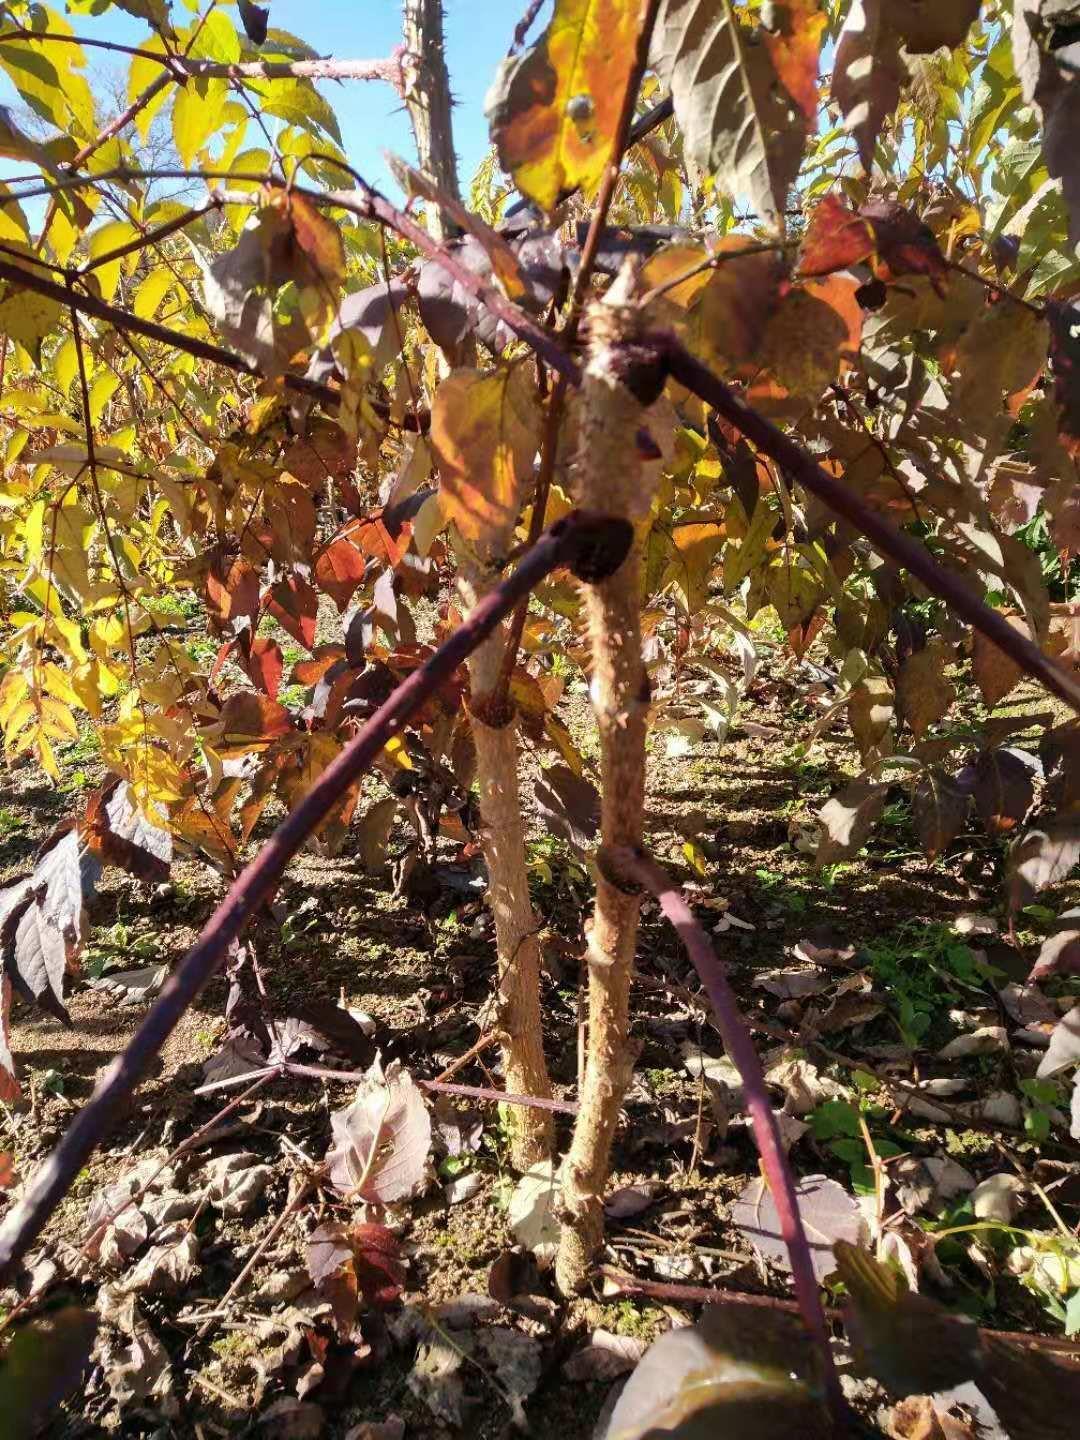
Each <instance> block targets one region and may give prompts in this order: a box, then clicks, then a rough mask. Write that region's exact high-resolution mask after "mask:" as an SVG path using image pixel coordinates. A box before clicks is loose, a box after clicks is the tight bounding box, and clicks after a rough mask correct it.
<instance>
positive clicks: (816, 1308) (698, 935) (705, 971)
mask: <svg viewBox="0 0 1080 1440" xmlns="http://www.w3.org/2000/svg"><path fill="white" fill-rule="evenodd" d="M611 861H612V863H613V864H614V865H616V866H617V868H618V871H619V872H620V873H621V874H623V875H625V876H627V877H628V878H629V879H631V880H633V882H634V883H635V884H637V885H641V886H643V887H644V888H645V889H646V890H648V891H649V892H650V894H652V895H654V896H655V897H656V899H657V900H658V901H659V902H660V908H661V910H662V911H663V913H664V915H665V917H666V918H667V919H668V920H669V921H670V922H671V924H672V925H673V926H674V927H675V930H676V931H677V932H678V936H679V939H680V940H681V941H682V942H683V945H684V946H685V947H686V953H687V955H688V956H689V957H690V960H691V962H692V964H693V966H694V969H695V970H696V971H697V973H698V975H699V977H700V979H701V983H702V984H703V985H704V987H705V991H706V994H707V995H708V997H709V1002H710V1004H711V1005H712V1009H713V1014H714V1015H715V1016H716V1024H717V1028H718V1029H719V1031H720V1035H721V1038H722V1039H723V1042H724V1049H725V1050H726V1051H727V1053H728V1055H729V1056H730V1057H731V1059H732V1061H733V1063H734V1064H735V1067H736V1069H737V1070H738V1072H739V1075H740V1076H741V1077H742V1082H743V1086H744V1090H745V1094H746V1108H747V1110H748V1111H749V1112H750V1121H751V1124H752V1125H753V1129H754V1140H755V1143H756V1144H757V1148H758V1152H759V1153H760V1155H761V1165H762V1169H763V1170H764V1172H765V1179H766V1180H767V1182H768V1185H769V1189H770V1191H771V1192H772V1197H773V1203H774V1204H775V1205H776V1213H777V1215H778V1217H779V1220H780V1232H781V1234H782V1235H783V1237H784V1242H785V1244H786V1245H787V1249H788V1260H789V1262H790V1264H791V1274H792V1278H793V1280H794V1283H795V1297H796V1300H797V1301H798V1306H799V1311H800V1313H801V1315H802V1318H803V1320H804V1322H805V1324H806V1327H807V1329H808V1330H809V1331H810V1333H811V1335H812V1336H813V1337H814V1339H815V1340H816V1341H817V1342H818V1344H819V1345H820V1347H821V1353H822V1360H823V1363H824V1367H825V1379H826V1384H827V1387H828V1390H829V1394H830V1397H831V1398H832V1399H833V1401H839V1400H840V1398H841V1395H840V1383H839V1380H838V1379H837V1376H836V1372H835V1369H834V1367H833V1363H832V1352H831V1351H830V1348H829V1332H828V1327H827V1325H826V1322H825V1313H824V1311H823V1310H822V1308H821V1293H820V1290H819V1288H818V1282H817V1276H816V1275H815V1273H814V1263H813V1259H812V1257H811V1255H810V1246H809V1244H808V1242H807V1239H806V1232H805V1230H804V1229H803V1223H802V1216H801V1215H800V1213H799V1202H798V1199H797V1196H796V1193H795V1177H794V1176H793V1174H792V1172H791V1166H790V1164H789V1163H788V1157H787V1153H786V1151H785V1150H784V1144H783V1141H782V1140H781V1138H780V1127H779V1126H778V1125H777V1123H776V1116H775V1114H774V1113H773V1108H772V1102H771V1100H770V1099H769V1090H768V1086H767V1085H766V1083H765V1074H764V1071H763V1070H762V1068H761V1061H760V1060H759V1059H758V1053H757V1051H756V1050H755V1049H754V1042H753V1040H752V1039H751V1038H750V1031H749V1030H748V1029H747V1027H746V1023H745V1021H744V1020H743V1017H742V1015H741V1013H740V1011H739V1005H738V1001H737V1000H736V999H735V994H734V992H733V991H732V988H731V985H730V984H729V982H728V978H727V973H726V971H725V968H724V965H723V964H722V962H721V960H720V958H719V956H718V955H717V953H716V951H715V950H714V949H713V947H712V945H711V944H710V943H709V938H708V936H707V935H706V934H705V931H704V930H703V929H702V928H701V926H700V925H699V924H698V922H697V921H696V920H695V919H694V916H693V914H692V913H691V910H690V907H689V905H688V904H687V903H686V901H685V899H684V898H683V894H682V891H681V890H680V889H679V887H678V886H677V885H676V884H675V882H674V881H673V880H672V879H671V877H670V876H669V875H668V874H667V873H666V872H665V871H664V870H662V869H661V867H660V866H659V865H657V864H656V862H655V861H654V860H652V859H650V858H649V857H648V856H647V855H645V854H643V853H642V852H641V851H638V850H634V849H628V848H624V849H621V850H619V851H614V852H613V853H612V855H611ZM839 1413H841V1412H840V1411H839V1410H838V1411H837V1414H839Z"/></svg>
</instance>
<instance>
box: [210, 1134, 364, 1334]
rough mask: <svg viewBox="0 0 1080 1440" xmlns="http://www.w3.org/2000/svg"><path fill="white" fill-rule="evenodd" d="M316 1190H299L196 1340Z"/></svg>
mask: <svg viewBox="0 0 1080 1440" xmlns="http://www.w3.org/2000/svg"><path fill="white" fill-rule="evenodd" d="M377 1144H378V1138H377V1137H376V1141H375V1144H373V1145H372V1147H371V1151H372V1157H373V1156H374V1153H375V1147H376V1145H377ZM369 1165H370V1160H369ZM314 1188H315V1181H314V1180H305V1181H304V1183H303V1184H302V1185H301V1186H300V1189H299V1190H297V1192H296V1194H295V1195H294V1196H293V1198H292V1200H291V1201H290V1202H289V1204H288V1205H286V1207H285V1209H284V1210H283V1211H282V1212H281V1214H280V1215H279V1216H278V1218H277V1219H276V1220H275V1221H274V1223H273V1225H271V1227H270V1229H269V1230H268V1231H267V1232H266V1234H265V1235H264V1236H263V1238H262V1239H261V1240H260V1241H259V1243H258V1245H256V1246H255V1249H254V1250H253V1251H252V1253H251V1255H250V1257H249V1258H248V1261H247V1263H246V1265H245V1266H244V1268H243V1269H242V1270H241V1271H240V1274H239V1275H237V1277H236V1279H235V1280H234V1281H233V1282H232V1284H231V1285H230V1286H229V1288H228V1290H226V1291H225V1294H224V1295H223V1296H222V1297H221V1304H220V1305H219V1306H218V1309H217V1311H215V1313H214V1315H211V1316H210V1317H209V1318H208V1319H207V1320H206V1321H205V1322H204V1323H203V1324H202V1325H201V1326H200V1327H199V1329H198V1331H197V1332H196V1335H195V1338H196V1339H197V1340H202V1339H203V1337H204V1336H205V1335H206V1334H207V1333H208V1332H209V1331H210V1330H212V1329H213V1327H214V1320H215V1319H216V1317H217V1314H218V1313H220V1312H221V1311H224V1310H225V1309H226V1307H227V1306H228V1304H229V1301H230V1300H231V1299H232V1298H233V1296H234V1295H235V1294H236V1293H237V1292H238V1291H239V1290H240V1288H241V1286H242V1285H243V1284H244V1282H245V1280H247V1278H248V1276H249V1275H250V1274H251V1272H252V1271H253V1270H254V1269H255V1267H256V1265H258V1263H259V1261H260V1260H261V1259H262V1257H263V1256H264V1255H265V1254H266V1252H267V1250H269V1249H270V1246H271V1245H272V1244H273V1243H274V1241H275V1240H276V1239H277V1237H278V1236H279V1235H280V1234H281V1232H282V1230H284V1229H285V1226H286V1225H287V1224H288V1223H289V1221H290V1220H291V1219H292V1217H293V1216H294V1215H295V1214H296V1212H297V1211H298V1210H299V1209H300V1207H301V1206H302V1205H303V1204H304V1203H305V1202H306V1200H307V1198H308V1196H309V1195H310V1194H311V1192H312V1190H314Z"/></svg>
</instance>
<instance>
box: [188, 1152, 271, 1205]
mask: <svg viewBox="0 0 1080 1440" xmlns="http://www.w3.org/2000/svg"><path fill="white" fill-rule="evenodd" d="M203 1173H204V1175H205V1176H206V1178H207V1182H208V1184H209V1198H210V1203H211V1205H213V1206H214V1208H215V1209H216V1210H220V1211H221V1213H222V1214H223V1215H246V1214H247V1213H248V1211H249V1210H251V1209H252V1208H253V1207H254V1206H255V1204H256V1202H257V1201H258V1199H259V1197H260V1196H261V1195H262V1193H263V1191H264V1190H265V1189H266V1187H267V1185H268V1184H269V1183H270V1181H271V1179H272V1178H273V1174H274V1172H273V1170H272V1169H271V1168H270V1166H269V1165H261V1164H260V1163H259V1160H258V1157H257V1156H255V1155H252V1154H251V1153H250V1152H249V1151H246V1150H241V1151H236V1152H234V1153H233V1154H231V1155H218V1156H216V1157H215V1158H214V1159H213V1160H208V1161H207V1162H206V1164H205V1166H204V1167H203Z"/></svg>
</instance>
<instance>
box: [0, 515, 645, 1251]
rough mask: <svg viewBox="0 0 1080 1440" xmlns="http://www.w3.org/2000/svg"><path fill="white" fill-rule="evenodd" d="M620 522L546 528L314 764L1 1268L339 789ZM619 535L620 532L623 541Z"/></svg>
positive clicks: (121, 1061)
mask: <svg viewBox="0 0 1080 1440" xmlns="http://www.w3.org/2000/svg"><path fill="white" fill-rule="evenodd" d="M624 528H625V527H622V528H620V527H619V526H618V524H617V523H613V522H612V521H611V520H610V519H608V518H607V517H603V518H600V519H598V518H597V517H595V516H593V517H590V516H584V515H581V514H580V513H575V514H574V515H571V516H567V517H566V519H565V520H563V521H561V522H560V523H559V524H558V525H555V526H553V527H552V529H551V530H550V531H548V533H547V534H546V535H545V536H544V538H543V539H542V540H540V541H539V542H538V544H537V545H535V546H534V547H533V549H532V550H531V551H530V552H529V553H528V554H527V555H526V556H525V557H524V559H523V560H522V561H521V563H520V564H519V565H518V568H517V569H516V570H515V571H514V573H513V575H511V576H510V577H509V578H508V579H506V580H504V581H503V582H502V583H501V584H500V585H499V587H498V588H497V589H496V590H495V591H493V592H492V594H491V595H489V596H488V597H487V598H486V599H485V600H483V601H482V602H481V603H480V605H478V606H477V608H476V610H475V611H474V612H473V614H472V616H471V617H470V619H469V621H468V623H467V624H464V625H462V626H460V627H459V628H458V629H457V630H456V631H455V632H454V634H453V635H451V636H450V638H449V639H448V640H447V641H445V643H444V644H443V645H441V646H440V647H439V649H438V650H437V651H436V652H435V654H434V655H432V656H431V657H430V658H429V659H428V660H427V661H426V662H425V664H424V665H422V666H421V667H420V668H419V669H417V670H415V671H414V672H413V674H412V675H410V676H409V678H408V679H407V680H405V681H404V682H403V683H402V684H401V685H399V686H398V688H397V689H396V690H395V691H394V693H393V694H392V695H391V696H390V698H389V699H388V700H387V701H386V702H385V704H383V705H382V706H380V707H379V709H378V710H377V711H376V712H375V714H374V715H373V716H372V717H371V719H370V720H369V721H368V722H367V724H366V725H365V726H364V728H363V729H362V730H361V731H360V733H359V734H358V735H357V736H356V738H355V739H353V740H352V741H350V743H349V744H348V745H347V746H346V747H345V749H344V750H343V751H342V752H341V753H340V754H339V755H338V756H337V757H336V759H335V760H334V761H333V763H332V764H331V765H329V766H328V767H327V769H326V770H324V771H323V773H322V774H321V775H320V777H319V779H318V780H317V781H316V782H315V784H314V785H312V786H311V788H310V789H309V790H308V791H307V792H306V794H305V795H304V797H303V799H302V800H301V801H300V802H299V804H298V805H297V806H296V807H295V808H294V809H293V810H292V812H291V813H290V814H289V815H288V816H287V817H286V819H285V820H284V821H283V822H282V823H281V824H280V825H279V826H278V828H277V829H276V830H275V831H274V833H273V835H271V837H270V838H269V840H267V841H266V843H265V845H264V846H263V847H262V849H261V850H260V851H259V854H258V855H257V856H256V858H255V859H254V860H253V861H252V862H251V863H250V864H249V865H247V866H246V867H245V868H244V870H243V871H242V872H241V874H240V875H239V876H238V877H237V879H236V881H235V882H234V883H233V885H232V886H231V888H230V889H229V893H228V894H227V895H226V897H225V899H224V900H223V901H222V902H221V904H220V905H219V906H218V907H217V909H216V910H215V911H214V914H213V915H212V916H211V918H210V920H209V921H208V922H207V924H206V925H205V926H204V928H203V931H202V934H201V935H200V936H199V939H198V940H197V941H196V943H195V945H194V946H193V947H192V948H191V949H190V950H189V951H188V953H187V954H186V955H185V956H184V958H183V960H182V961H181V962H180V964H179V965H178V966H177V968H176V969H175V970H174V971H173V973H172V974H171V975H170V977H169V979H168V980H167V981H166V982H165V985H164V987H163V989H162V991H161V994H160V995H159V996H158V998H157V1000H156V1001H155V1002H154V1004H153V1006H152V1007H151V1009H150V1011H149V1013H148V1014H147V1016H146V1018H145V1019H144V1020H143V1022H142V1024H141V1025H140V1026H139V1028H138V1030H137V1031H136V1032H135V1034H134V1036H133V1037H132V1038H131V1040H130V1041H129V1042H128V1044H127V1046H126V1047H125V1049H124V1050H123V1051H122V1053H121V1054H120V1055H118V1056H117V1057H116V1059H115V1060H113V1062H112V1063H111V1064H110V1066H109V1068H108V1069H107V1070H106V1072H105V1074H104V1075H103V1076H102V1078H101V1080H100V1081H99V1082H98V1085H97V1087H96V1089H95V1091H94V1094H93V1095H92V1097H91V1098H90V1100H89V1101H88V1102H87V1104H86V1105H85V1106H83V1108H82V1109H81V1110H80V1111H79V1113H78V1115H77V1116H76V1117H75V1120H74V1121H73V1123H72V1124H71V1126H70V1127H69V1129H68V1130H67V1131H66V1133H65V1134H64V1136H63V1138H62V1139H61V1141H60V1143H59V1145H58V1146H57V1148H56V1149H55V1150H54V1151H53V1153H52V1154H51V1155H50V1156H49V1158H48V1159H47V1160H45V1161H44V1162H43V1163H42V1164H41V1165H40V1166H39V1167H38V1170H37V1172H36V1173H35V1175H34V1178H33V1179H32V1180H31V1182H30V1184H29V1185H28V1187H27V1190H26V1193H25V1195H24V1197H23V1199H22V1201H21V1202H20V1203H19V1204H18V1205H17V1206H16V1207H15V1208H14V1209H13V1210H12V1211H11V1212H10V1213H9V1214H8V1215H7V1217H6V1218H5V1220H4V1224H3V1226H2V1227H0V1274H2V1273H4V1272H5V1271H6V1270H7V1269H8V1267H9V1266H11V1265H12V1264H13V1263H14V1262H16V1261H17V1260H20V1259H21V1258H22V1257H23V1256H24V1255H25V1254H26V1252H27V1250H28V1249H29V1247H30V1246H31V1245H32V1244H33V1242H34V1240H35V1239H36V1238H37V1236H38V1235H39V1234H40V1233H41V1230H42V1228H43V1227H44V1225H45V1223H46V1221H47V1220H48V1218H49V1216H50V1215H51V1214H52V1213H53V1211H54V1210H55V1209H56V1206H57V1205H58V1204H59V1203H60V1200H61V1199H62V1197H63V1195H64V1194H65V1192H66V1191H67V1188H68V1186H69V1185H70V1184H71V1181H72V1180H73V1179H74V1178H75V1176H76V1175H77V1174H78V1173H79V1171H80V1170H81V1169H82V1167H83V1165H84V1164H85V1163H86V1160H87V1159H88V1157H89V1156H90V1154H91V1152H92V1151H93V1149H94V1147H95V1146H96V1145H97V1143H98V1141H99V1140H100V1139H101V1138H102V1136H103V1135H104V1134H105V1133H106V1132H107V1131H108V1130H109V1128H110V1127H111V1126H112V1125H113V1124H115V1122H116V1120H117V1118H118V1117H119V1115H120V1114H121V1113H122V1111H123V1107H124V1104H125V1102H126V1100H127V1098H128V1096H129V1095H131V1093H132V1092H133V1091H134V1089H135V1087H136V1086H137V1085H138V1083H139V1081H140V1080H141V1079H142V1078H143V1076H144V1075H145V1074H146V1071H147V1069H148V1068H149V1066H150V1063H151V1061H152V1060H153V1059H154V1056H155V1055H157V1053H158V1051H159V1050H160V1049H161V1047H162V1045H163V1044H164V1043H165V1041H166V1040H167V1039H168V1037H169V1035H170V1034H171V1033H172V1030H173V1028H174V1026H175V1025H176V1023H177V1021H178V1020H179V1019H180V1017H181V1016H182V1015H183V1014H184V1012H185V1010H186V1009H187V1007H188V1006H189V1005H190V1004H191V1003H192V1001H193V1000H194V999H195V997H196V996H197V995H198V994H199V992H200V991H201V990H202V988H203V986H204V985H205V984H206V982H207V981H208V980H209V979H210V978H211V976H212V975H214V973H215V972H216V971H217V970H218V968H219V967H220V966H221V964H222V962H223V961H224V959H225V956H226V954H227V953H228V948H229V945H230V944H231V942H232V941H233V940H235V939H237V937H238V936H239V935H240V934H241V933H242V932H243V930H244V927H245V926H246V925H247V922H248V920H249V919H250V918H251V916H252V915H253V914H254V913H255V912H256V911H257V910H258V909H259V908H260V907H261V906H262V905H263V904H265V903H266V902H267V901H268V900H269V899H270V897H271V896H272V895H273V894H274V892H275V891H276V889H277V886H278V883H279V882H280V880H281V877H282V875H283V874H284V872H285V867H286V866H287V864H288V863H289V861H290V860H291V859H292V857H293V856H294V855H295V854H296V852H297V851H298V850H299V849H300V846H301V845H302V844H303V843H304V841H305V840H306V839H307V838H308V836H309V835H311V834H313V833H314V831H315V830H317V829H318V827H319V825H321V824H322V822H323V821H324V820H325V819H326V816H327V815H328V814H329V813H330V811H331V810H332V809H333V807H334V805H335V804H336V803H337V802H338V800H339V798H340V796H341V794H342V793H343V792H344V791H345V790H346V789H347V788H348V786H349V785H351V784H352V783H353V781H354V780H357V779H358V778H359V777H360V776H361V775H363V774H364V772H365V771H366V770H367V769H368V768H369V767H370V765H371V764H372V762H373V761H374V760H375V759H376V757H377V756H378V755H379V753H380V752H381V751H382V750H383V749H384V747H385V746H386V744H387V742H388V741H389V740H390V739H392V738H393V737H394V736H395V735H397V734H398V733H399V731H400V730H401V728H402V726H403V725H404V724H405V722H406V720H407V719H408V718H409V716H410V715H412V714H413V713H414V711H416V710H417V709H418V708H419V707H420V706H421V705H422V704H423V703H424V702H425V701H426V700H427V698H428V697H429V696H430V695H431V694H432V693H433V692H434V691H435V690H436V689H437V688H438V687H439V686H440V685H441V684H443V683H444V681H446V680H447V679H448V678H449V677H450V676H451V675H452V674H453V673H454V671H455V670H456V669H457V667H458V665H460V664H461V663H462V662H463V661H464V660H465V659H466V658H467V657H468V656H469V655H470V654H471V653H472V651H473V650H474V649H475V648H476V646H477V645H479V644H480V643H481V642H482V641H483V640H484V639H485V638H486V637H487V636H488V635H490V634H491V632H492V631H493V630H494V629H495V627H496V626H497V625H498V624H499V623H500V621H502V620H503V619H505V617H506V616H507V615H508V614H509V613H510V612H511V611H512V610H513V608H514V606H515V605H516V604H517V601H518V599H519V598H520V597H521V595H522V594H524V593H526V592H527V591H528V590H531V589H532V588H533V586H535V585H537V584H538V583H539V582H540V581H541V580H542V579H543V578H544V577H545V576H546V575H548V574H550V572H551V571H552V570H553V569H555V568H556V567H557V566H560V565H569V566H570V567H571V568H575V567H576V566H578V565H582V564H586V563H587V562H588V559H589V556H590V552H591V551H592V550H593V549H594V548H602V545H603V543H604V542H607V541H609V540H610V539H613V538H614V536H615V535H617V534H621V533H623V530H624ZM625 538H626V537H625V534H624V535H623V541H624V543H625ZM617 553H618V552H617ZM252 1078H254V1077H252Z"/></svg>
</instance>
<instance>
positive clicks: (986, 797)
mask: <svg viewBox="0 0 1080 1440" xmlns="http://www.w3.org/2000/svg"><path fill="white" fill-rule="evenodd" d="M1038 773H1039V762H1038V761H1037V760H1036V759H1035V757H1034V756H1033V755H1029V754H1028V753H1027V751H1026V750H1015V749H1013V748H1011V747H1009V746H1004V745H1002V746H998V747H997V749H994V750H984V751H983V752H982V754H981V755H980V756H979V758H978V759H977V760H976V761H975V781H974V787H973V794H974V797H975V808H976V810H977V811H978V812H979V819H980V820H981V821H982V823H983V826H984V828H985V829H986V832H987V834H989V835H1008V834H1009V833H1010V832H1011V831H1014V830H1016V828H1017V827H1018V826H1019V825H1020V824H1021V823H1022V821H1023V819H1024V816H1025V815H1026V814H1027V813H1028V811H1029V810H1030V809H1031V802H1032V801H1033V800H1034V798H1035V780H1036V777H1037V775H1038Z"/></svg>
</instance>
